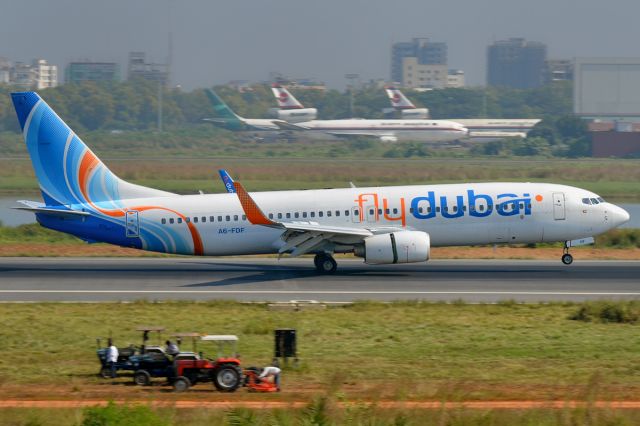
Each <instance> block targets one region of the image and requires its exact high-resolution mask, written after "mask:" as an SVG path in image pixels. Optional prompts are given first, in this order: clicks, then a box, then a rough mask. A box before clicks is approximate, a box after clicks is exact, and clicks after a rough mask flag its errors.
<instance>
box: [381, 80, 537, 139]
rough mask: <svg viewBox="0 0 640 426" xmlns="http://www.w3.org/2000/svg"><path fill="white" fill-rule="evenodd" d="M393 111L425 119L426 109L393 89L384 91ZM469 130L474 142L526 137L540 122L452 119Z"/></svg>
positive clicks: (517, 119)
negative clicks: (417, 105) (417, 106)
mask: <svg viewBox="0 0 640 426" xmlns="http://www.w3.org/2000/svg"><path fill="white" fill-rule="evenodd" d="M385 90H386V92H387V96H388V97H389V101H390V102H391V106H392V107H393V110H395V111H400V114H401V116H402V118H418V117H420V118H426V117H428V116H429V110H428V109H427V108H416V106H415V105H414V104H413V103H412V102H411V101H410V100H409V99H407V97H406V96H405V95H404V94H403V93H402V92H401V91H400V89H397V88H395V87H388V88H386V89H385ZM451 120H452V121H455V122H456V123H460V124H462V125H463V126H465V127H466V128H467V129H469V138H471V139H475V140H486V141H489V140H495V139H502V138H507V137H522V138H524V137H526V136H527V133H528V132H529V130H531V129H533V127H534V126H535V125H536V124H538V123H539V122H540V119H537V118H452V119H451Z"/></svg>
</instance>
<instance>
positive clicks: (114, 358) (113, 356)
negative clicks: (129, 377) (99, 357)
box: [107, 339, 119, 379]
mask: <svg viewBox="0 0 640 426" xmlns="http://www.w3.org/2000/svg"><path fill="white" fill-rule="evenodd" d="M107 344H108V345H109V348H108V349H107V364H108V366H109V369H110V370H111V378H112V379H115V378H116V363H117V362H118V355H119V353H118V348H116V345H114V344H113V340H111V339H109V341H108V342H107Z"/></svg>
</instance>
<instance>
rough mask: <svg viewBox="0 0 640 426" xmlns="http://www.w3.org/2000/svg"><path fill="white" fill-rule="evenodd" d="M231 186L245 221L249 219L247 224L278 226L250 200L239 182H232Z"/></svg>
mask: <svg viewBox="0 0 640 426" xmlns="http://www.w3.org/2000/svg"><path fill="white" fill-rule="evenodd" d="M233 186H234V187H235V188H236V193H237V194H238V200H240V204H242V209H243V210H244V214H246V215H247V219H249V222H251V224H252V225H267V226H274V225H278V223H277V222H274V221H272V220H271V219H269V218H268V217H267V216H266V215H265V214H264V213H263V212H262V210H260V207H258V205H257V204H256V202H255V201H253V198H251V196H250V195H249V193H248V192H247V191H246V190H245V189H244V187H243V186H242V184H241V183H240V182H234V183H233Z"/></svg>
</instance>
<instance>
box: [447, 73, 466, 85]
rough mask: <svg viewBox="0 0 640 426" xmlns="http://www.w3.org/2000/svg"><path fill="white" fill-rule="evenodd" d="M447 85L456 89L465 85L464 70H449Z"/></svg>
mask: <svg viewBox="0 0 640 426" xmlns="http://www.w3.org/2000/svg"><path fill="white" fill-rule="evenodd" d="M447 87H448V88H449V87H450V88H456V89H459V88H461V87H464V71H462V70H449V73H448V74H447Z"/></svg>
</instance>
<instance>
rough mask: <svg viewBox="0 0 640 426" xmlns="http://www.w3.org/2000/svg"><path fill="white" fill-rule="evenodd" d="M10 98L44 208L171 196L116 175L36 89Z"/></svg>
mask: <svg viewBox="0 0 640 426" xmlns="http://www.w3.org/2000/svg"><path fill="white" fill-rule="evenodd" d="M11 99H12V100H13V106H14V107H15V110H16V114H17V116H18V121H19V122H20V128H21V129H22V134H23V136H24V140H25V143H26V144H27V149H28V151H29V156H30V157H31V163H32V164H33V169H34V170H35V174H36V178H37V179H38V183H39V184H40V189H41V191H42V196H43V198H44V201H45V203H46V205H47V206H60V205H70V204H76V205H77V204H92V203H98V202H104V203H107V204H112V205H113V207H114V208H117V207H118V201H117V200H121V199H127V198H144V197H156V196H166V195H172V194H170V193H168V192H164V191H159V190H155V189H151V188H145V187H143V186H139V185H134V184H131V183H128V182H126V181H124V180H122V179H119V178H118V177H117V176H116V175H114V174H113V173H112V172H111V170H109V169H108V168H107V166H105V165H104V164H103V163H102V161H100V159H99V158H98V157H97V156H96V155H95V154H94V153H93V152H92V151H91V150H90V149H89V148H88V147H87V146H86V145H85V144H84V142H82V140H80V138H79V137H78V136H76V134H75V133H74V132H73V131H72V130H71V129H70V128H69V126H67V125H66V123H65V122H64V121H62V119H61V118H60V117H58V115H57V114H56V113H55V112H54V111H53V109H51V107H50V106H49V105H47V103H46V102H45V101H44V100H42V99H41V98H40V96H39V95H38V94H37V93H36V92H21V93H12V94H11Z"/></svg>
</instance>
